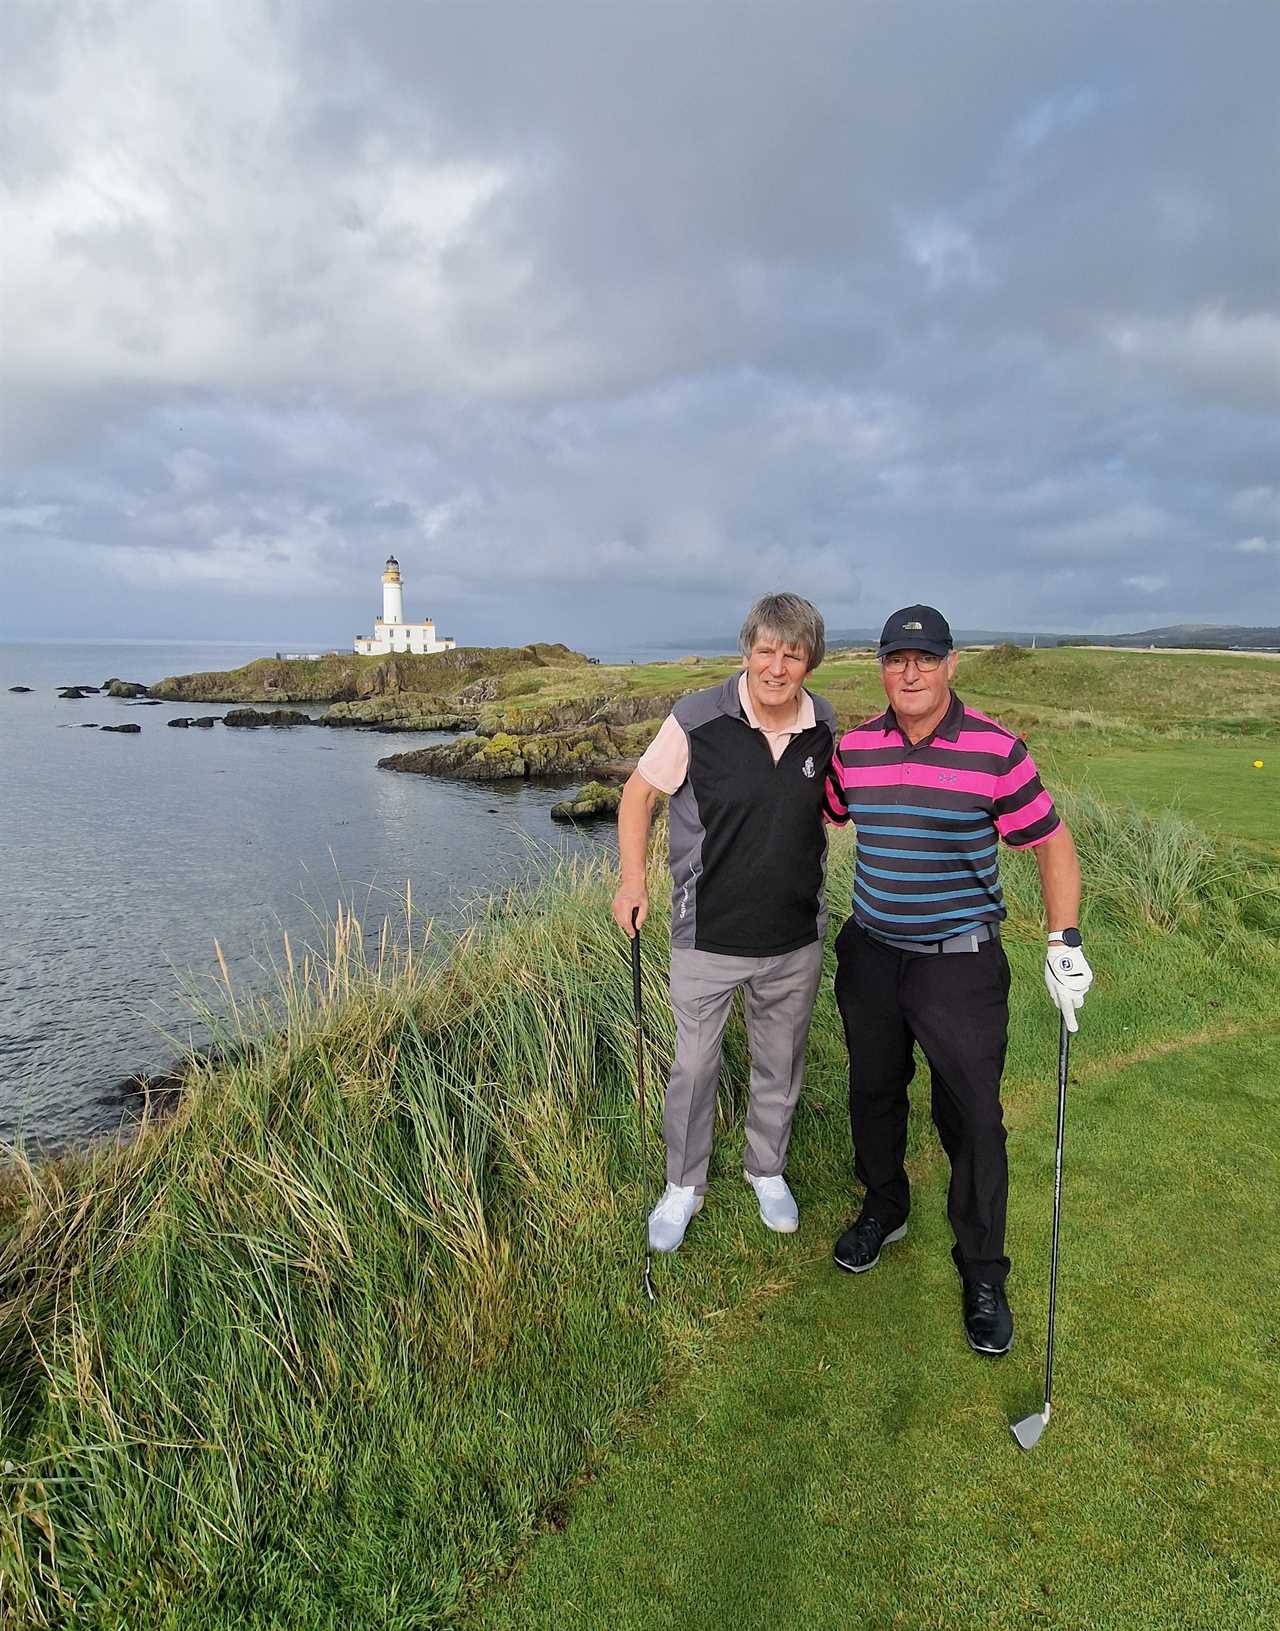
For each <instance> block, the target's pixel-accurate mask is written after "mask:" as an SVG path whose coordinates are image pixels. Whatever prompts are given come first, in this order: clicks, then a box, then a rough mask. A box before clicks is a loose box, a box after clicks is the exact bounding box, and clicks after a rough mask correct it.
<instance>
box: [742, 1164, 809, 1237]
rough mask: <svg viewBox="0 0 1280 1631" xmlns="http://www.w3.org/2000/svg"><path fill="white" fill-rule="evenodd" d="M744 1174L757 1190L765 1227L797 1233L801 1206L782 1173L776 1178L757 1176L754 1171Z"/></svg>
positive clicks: (761, 1216) (783, 1233) (776, 1232)
mask: <svg viewBox="0 0 1280 1631" xmlns="http://www.w3.org/2000/svg"><path fill="white" fill-rule="evenodd" d="M742 1176H743V1177H744V1178H745V1179H746V1180H747V1182H748V1183H749V1184H750V1185H751V1187H752V1189H754V1190H755V1192H756V1200H757V1201H759V1203H760V1219H761V1222H762V1223H763V1224H764V1226H765V1228H766V1229H772V1230H773V1231H774V1233H775V1234H779V1235H793V1234H795V1232H796V1230H797V1229H798V1228H799V1227H800V1208H799V1207H798V1206H797V1205H796V1198H795V1196H794V1195H793V1194H792V1193H791V1191H790V1189H788V1188H787V1180H786V1179H785V1178H784V1177H783V1176H782V1175H781V1173H779V1174H778V1176H777V1177H776V1178H757V1177H756V1175H755V1174H754V1173H753V1172H744V1173H743V1174H742Z"/></svg>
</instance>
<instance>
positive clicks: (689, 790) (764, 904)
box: [613, 594, 835, 1252]
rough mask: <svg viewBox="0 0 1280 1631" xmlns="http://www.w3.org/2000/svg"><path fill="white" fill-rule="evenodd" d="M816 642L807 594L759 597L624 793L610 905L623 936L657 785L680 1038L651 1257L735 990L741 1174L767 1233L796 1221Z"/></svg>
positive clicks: (813, 891) (820, 831) (707, 1134)
mask: <svg viewBox="0 0 1280 1631" xmlns="http://www.w3.org/2000/svg"><path fill="white" fill-rule="evenodd" d="M825 644H826V638H825V633H824V630H823V623H822V618H821V616H820V615H819V613H818V612H817V610H816V609H815V608H814V607H813V606H811V605H810V604H809V602H808V601H807V600H801V599H800V597H799V596H798V595H785V594H779V595H766V596H765V597H764V598H763V599H762V600H758V601H757V602H756V604H755V605H754V606H753V607H752V608H751V610H750V612H748V614H747V619H746V622H745V623H744V624H743V626H742V634H741V637H740V646H741V650H742V671H741V672H740V673H738V674H734V675H732V676H730V678H729V679H727V680H725V681H724V683H723V684H721V685H714V686H711V687H710V688H709V689H708V690H705V691H695V692H693V693H692V694H691V695H690V696H686V697H681V699H680V700H679V702H677V703H676V705H675V707H674V708H673V709H672V711H671V713H670V714H669V715H668V717H667V718H666V720H664V722H663V724H662V728H661V729H660V730H659V732H658V734H657V736H656V737H655V738H654V739H653V741H652V742H651V743H650V745H649V747H648V748H647V749H646V751H645V753H644V755H643V756H642V757H641V759H640V762H639V765H638V767H637V768H636V771H635V773H634V774H633V775H632V777H631V779H630V780H629V781H628V782H627V785H626V787H625V789H624V790H623V794H622V803H621V805H620V806H619V809H618V856H619V860H620V862H621V867H622V881H621V884H620V887H619V889H618V892H617V894H616V895H615V897H614V901H613V915H614V918H615V920H616V922H617V924H618V927H619V928H620V929H622V930H623V931H624V933H626V934H628V935H631V934H634V933H635V932H636V928H635V927H633V918H634V920H635V924H636V926H638V925H639V924H643V922H644V920H645V918H646V916H647V915H648V911H649V895H648V890H647V888H646V884H645V855H646V849H647V845H648V837H649V826H650V822H651V820H652V817H653V810H654V806H655V804H656V803H657V800H658V797H659V795H660V794H661V793H669V794H670V795H671V804H670V808H669V817H668V819H669V830H670V862H671V881H672V886H673V888H672V908H671V1007H672V1009H673V1011H674V1013H675V1020H676V1047H675V1057H674V1059H673V1061H672V1066H671V1078H670V1082H669V1084H668V1087H667V1093H666V1102H665V1111H664V1115H663V1125H662V1131H663V1138H664V1140H665V1142H666V1146H667V1186H666V1189H665V1191H664V1192H663V1195H662V1198H661V1199H660V1200H659V1202H658V1204H657V1206H655V1207H654V1209H653V1211H652V1212H651V1213H650V1215H649V1244H650V1245H651V1246H652V1248H653V1250H654V1251H659V1252H672V1251H675V1249H676V1247H677V1246H679V1245H680V1243H681V1241H682V1240H683V1239H684V1235H685V1230H686V1229H687V1228H688V1227H689V1223H690V1221H691V1220H692V1219H693V1217H694V1215H695V1214H696V1213H697V1212H699V1211H700V1210H701V1208H702V1204H703V1196H704V1195H705V1193H706V1188H707V1172H708V1168H709V1165H710V1161H711V1143H712V1135H713V1133H714V1131H715V1118H716V1089H717V1087H718V1085H719V1080H720V1044H721V1040H722V1038H723V1036H724V1028H725V1022H726V1021H727V1019H728V1017H729V1009H730V1006H731V1005H732V1003H733V997H734V993H735V992H736V991H737V990H739V989H741V990H742V993H743V1002H744V1006H745V1010H746V1019H747V1037H748V1040H749V1042H750V1046H751V1099H750V1104H749V1106H748V1109H747V1137H746V1152H745V1155H744V1159H743V1167H744V1175H745V1177H746V1179H747V1181H748V1183H750V1185H751V1187H752V1189H753V1190H754V1191H755V1195H756V1201H757V1203H758V1205H759V1209H760V1217H761V1219H762V1221H763V1222H764V1224H765V1226H766V1227H767V1228H769V1229H773V1230H776V1231H777V1232H779V1233H781V1234H791V1233H793V1232H794V1231H795V1229H796V1228H797V1227H798V1225H799V1213H798V1211H797V1208H796V1203H795V1198H794V1197H793V1195H792V1193H791V1190H790V1189H789V1188H788V1186H787V1181H786V1178H785V1177H784V1176H783V1169H784V1167H785V1166H786V1160H787V1145H788V1142H789V1140H790V1137H791V1118H792V1116H793V1114H794V1112H795V1108H796V1102H797V1100H798V1099H799V1097H800V1088H801V1084H802V1083H803V1080H804V1050H805V1043H806V1041H807V1039H808V1035H809V1020H810V1017H811V1015H812V1013H813V999H814V997H815V995H816V994H817V989H818V979H819V977H820V974H821V971H822V944H823V940H824V938H825V934H826V907H825V903H824V900H823V889H824V884H825V878H826V852H827V838H826V831H825V827H824V824H823V813H824V808H825V805H826V802H827V800H826V793H825V788H826V777H827V773H828V771H829V769H830V766H831V755H832V751H833V748H834V746H835V714H834V711H833V710H832V707H831V704H830V703H829V702H827V701H826V700H825V698H823V697H818V696H814V695H813V694H812V693H811V692H809V691H807V690H806V689H805V687H804V681H805V678H806V676H807V675H808V674H810V673H811V672H812V671H813V670H814V669H815V668H816V667H817V666H818V664H819V663H820V662H821V661H822V658H823V653H824V650H825Z"/></svg>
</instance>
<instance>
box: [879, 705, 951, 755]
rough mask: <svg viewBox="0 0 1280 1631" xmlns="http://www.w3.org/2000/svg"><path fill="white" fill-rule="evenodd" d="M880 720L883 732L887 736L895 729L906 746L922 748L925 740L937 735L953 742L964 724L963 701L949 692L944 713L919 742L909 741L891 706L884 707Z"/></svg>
mask: <svg viewBox="0 0 1280 1631" xmlns="http://www.w3.org/2000/svg"><path fill="white" fill-rule="evenodd" d="M882 720H883V725H884V734H885V735H886V736H888V734H889V732H890V731H897V733H898V735H899V736H900V737H901V738H902V740H903V741H904V742H905V743H906V744H907V746H908V747H913V746H914V747H918V748H922V747H924V745H925V743H926V742H932V741H934V740H935V738H937V737H939V736H941V737H942V738H943V739H944V740H945V741H948V742H955V741H958V740H959V736H960V731H961V729H962V727H963V725H964V703H963V702H961V700H960V698H959V697H958V696H957V695H956V694H955V692H954V691H953V692H952V693H951V704H950V706H949V707H948V709H947V711H946V713H945V714H943V716H942V718H941V719H940V720H939V722H938V723H937V725H935V726H934V728H933V730H931V731H930V732H929V734H928V736H926V737H923V738H922V739H921V740H920V741H919V742H915V743H913V742H912V741H911V739H910V738H909V737H908V735H907V733H906V731H904V730H903V728H902V726H901V725H899V723H898V717H897V715H896V714H895V713H894V711H893V709H892V708H886V709H885V711H884V714H883V715H882Z"/></svg>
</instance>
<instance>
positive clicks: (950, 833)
mask: <svg viewBox="0 0 1280 1631" xmlns="http://www.w3.org/2000/svg"><path fill="white" fill-rule="evenodd" d="M827 814H828V816H829V817H830V819H831V820H833V821H835V822H836V823H838V824H841V825H843V823H844V822H846V821H850V820H852V821H853V823H854V824H855V826H856V827H857V829H858V859H857V868H856V871H855V874H854V883H853V915H854V917H855V919H856V920H857V921H858V922H859V923H861V924H862V926H863V927H864V928H865V929H868V930H870V931H871V933H873V934H882V935H889V936H891V937H893V938H894V939H901V940H921V941H932V940H946V939H949V938H950V937H951V936H952V935H958V934H970V933H972V932H973V930H975V929H976V928H978V927H979V926H980V925H982V924H989V923H999V922H1000V921H1001V920H1002V919H1003V918H1004V917H1005V904H1004V895H1003V892H1002V891H1001V888H1000V869H999V864H998V862H997V858H996V852H997V850H998V848H999V840H1000V839H1003V840H1004V842H1005V843H1006V844H1008V845H1010V846H1011V847H1012V848H1014V849H1029V848H1032V847H1033V846H1034V845H1036V844H1042V843H1044V841H1045V839H1046V838H1049V837H1051V836H1052V835H1053V834H1054V833H1055V832H1056V831H1057V830H1058V827H1059V826H1060V825H1061V823H1060V821H1059V817H1058V813H1057V811H1056V810H1055V809H1054V807H1053V800H1052V799H1051V798H1050V797H1049V795H1048V793H1046V792H1045V790H1044V788H1043V787H1042V786H1041V785H1040V777H1039V774H1038V772H1037V771H1036V767H1035V761H1034V760H1033V759H1032V757H1031V755H1030V753H1028V752H1027V744H1026V743H1025V742H1024V741H1023V740H1022V739H1021V737H1019V736H1017V735H1016V734H1015V733H1014V732H1013V731H1011V730H1007V729H1006V728H1005V727H1004V726H1003V725H1000V724H998V723H997V722H996V721H995V720H994V719H988V718H987V716H986V715H985V714H980V713H979V712H978V711H977V709H976V708H967V707H966V706H965V704H964V703H963V702H962V701H961V700H960V698H959V697H958V696H956V695H955V693H954V692H952V695H951V706H950V708H949V709H948V710H947V713H946V715H945V717H944V718H943V720H942V723H941V724H940V725H939V726H938V728H937V729H936V730H935V731H934V732H933V734H932V735H931V736H927V737H925V738H924V740H923V741H921V742H917V743H916V744H915V745H914V746H912V744H911V742H910V741H909V740H908V738H907V736H906V734H905V732H904V731H903V730H902V728H901V727H900V726H899V724H898V722H897V720H896V719H895V717H894V713H893V709H892V708H887V709H886V710H885V711H884V713H882V714H877V715H876V717H875V718H874V719H868V720H864V721H863V723H862V724H861V725H858V726H856V727H855V729H853V730H851V731H846V732H845V734H844V735H843V736H842V737H841V738H840V742H839V745H838V747H837V749H836V753H835V757H834V758H833V760H832V762H831V769H830V771H829V772H828V776H827Z"/></svg>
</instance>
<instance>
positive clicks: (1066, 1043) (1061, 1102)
mask: <svg viewBox="0 0 1280 1631" xmlns="http://www.w3.org/2000/svg"><path fill="white" fill-rule="evenodd" d="M1070 1051H1071V1032H1070V1031H1069V1030H1068V1029H1067V1022H1066V1020H1065V1019H1064V1020H1061V1021H1060V1022H1059V1025H1058V1148H1057V1153H1056V1154H1055V1156H1054V1164H1053V1249H1052V1251H1051V1253H1050V1256H1049V1342H1048V1348H1047V1351H1046V1354H1045V1362H1044V1409H1043V1410H1033V1411H1032V1412H1031V1414H1030V1415H1029V1416H1023V1417H1022V1418H1021V1420H1019V1421H1015V1422H1010V1423H1009V1431H1010V1432H1011V1433H1012V1434H1013V1438H1014V1442H1015V1443H1016V1444H1017V1446H1018V1448H1019V1449H1020V1450H1034V1449H1035V1447H1036V1445H1037V1444H1039V1442H1040V1435H1041V1433H1043V1432H1044V1430H1045V1428H1046V1427H1047V1426H1048V1425H1049V1417H1050V1415H1051V1413H1052V1410H1053V1404H1052V1396H1053V1322H1054V1315H1055V1314H1056V1312H1057V1307H1058V1226H1059V1224H1060V1223H1061V1221H1062V1135H1063V1132H1064V1131H1065V1128H1066V1121H1067V1056H1068V1054H1069V1053H1070Z"/></svg>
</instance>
